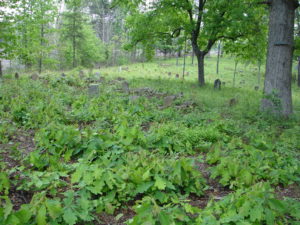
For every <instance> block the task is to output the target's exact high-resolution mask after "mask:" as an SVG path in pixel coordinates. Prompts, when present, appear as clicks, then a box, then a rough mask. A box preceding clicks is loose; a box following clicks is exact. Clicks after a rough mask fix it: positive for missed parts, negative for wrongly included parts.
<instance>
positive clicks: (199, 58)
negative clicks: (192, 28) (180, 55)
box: [191, 33, 205, 86]
mask: <svg viewBox="0 0 300 225" xmlns="http://www.w3.org/2000/svg"><path fill="white" fill-rule="evenodd" d="M191 41H192V47H193V51H194V53H195V55H196V57H197V61H198V83H199V85H200V86H204V85H205V79H204V56H205V52H203V51H201V50H200V48H199V46H198V43H197V38H196V37H195V33H192V38H191Z"/></svg>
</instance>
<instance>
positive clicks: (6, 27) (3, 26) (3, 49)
mask: <svg viewBox="0 0 300 225" xmlns="http://www.w3.org/2000/svg"><path fill="white" fill-rule="evenodd" d="M17 2H18V1H9V2H8V1H1V2H0V31H1V36H0V78H1V77H2V75H3V71H2V59H11V58H12V57H13V56H14V53H15V50H16V35H15V26H14V24H15V17H14V15H13V13H11V12H9V11H8V10H5V9H13V8H15V7H16V5H17Z"/></svg>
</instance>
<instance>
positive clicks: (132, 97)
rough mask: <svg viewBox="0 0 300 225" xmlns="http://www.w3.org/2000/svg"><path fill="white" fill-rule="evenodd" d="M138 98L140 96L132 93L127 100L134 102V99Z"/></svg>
mask: <svg viewBox="0 0 300 225" xmlns="http://www.w3.org/2000/svg"><path fill="white" fill-rule="evenodd" d="M139 98H140V97H139V96H137V95H133V96H130V97H129V100H130V101H132V102H134V101H137V100H138V99H139Z"/></svg>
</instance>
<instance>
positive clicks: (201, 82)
mask: <svg viewBox="0 0 300 225" xmlns="http://www.w3.org/2000/svg"><path fill="white" fill-rule="evenodd" d="M196 57H197V61H198V82H199V85H200V86H204V85H205V79H204V54H202V53H200V54H196Z"/></svg>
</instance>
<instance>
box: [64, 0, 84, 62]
mask: <svg viewBox="0 0 300 225" xmlns="http://www.w3.org/2000/svg"><path fill="white" fill-rule="evenodd" d="M67 9H68V11H67V12H65V13H64V24H63V33H62V39H63V40H65V41H66V40H69V41H71V44H72V66H73V68H74V67H76V66H77V61H76V54H77V48H78V47H79V45H80V42H81V41H82V40H83V34H82V29H83V24H84V17H83V14H84V13H83V7H82V0H71V1H68V3H67Z"/></svg>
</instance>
